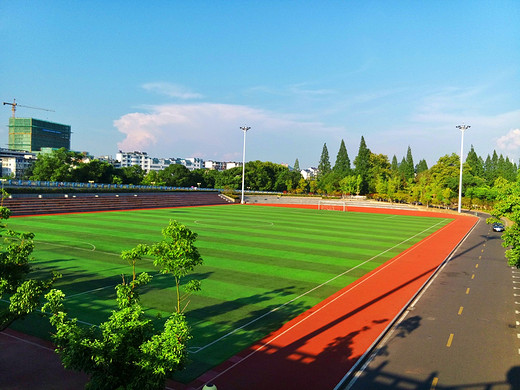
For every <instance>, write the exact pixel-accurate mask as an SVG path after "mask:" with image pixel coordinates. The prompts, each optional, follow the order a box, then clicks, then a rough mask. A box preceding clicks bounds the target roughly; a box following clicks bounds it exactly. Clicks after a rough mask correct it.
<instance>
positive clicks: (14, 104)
mask: <svg viewBox="0 0 520 390" xmlns="http://www.w3.org/2000/svg"><path fill="white" fill-rule="evenodd" d="M6 104H7V105H10V106H11V111H12V112H13V118H14V117H15V113H16V107H17V106H20V107H25V108H32V109H33V110H43V111H50V112H55V111H54V110H48V109H46V108H40V107H31V106H23V105H21V104H18V103H16V99H13V102H12V103H9V102H4V106H5V105H6Z"/></svg>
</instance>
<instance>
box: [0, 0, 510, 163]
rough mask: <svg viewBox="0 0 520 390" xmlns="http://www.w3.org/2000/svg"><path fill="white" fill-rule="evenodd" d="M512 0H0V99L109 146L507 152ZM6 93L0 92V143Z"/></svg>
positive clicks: (196, 152)
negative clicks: (246, 129)
mask: <svg viewBox="0 0 520 390" xmlns="http://www.w3.org/2000/svg"><path fill="white" fill-rule="evenodd" d="M519 80H520V2H518V1H517V0H511V1H501V0H496V1H479V0H472V1H463V0H461V1H443V0H438V1H404V0H403V1H392V0H387V1H383V0H381V1H370V0H368V1H362V2H360V1H327V0H322V1H270V0H263V1H247V0H241V1H233V0H228V1H215V0H213V1H197V0H193V1H140V2H137V1H96V0H91V1H73V0H68V1H53V0H46V1H36V0H34V1H23V0H21V1H3V2H1V3H0V92H1V93H0V99H1V100H2V101H7V102H10V101H12V99H13V98H16V100H17V102H18V103H19V104H20V105H27V106H34V107H41V108H47V109H52V110H54V111H55V112H49V111H42V110H33V109H27V108H22V107H19V108H18V111H17V116H19V117H35V118H39V119H46V120H50V121H53V122H58V123H65V124H69V125H71V126H72V131H73V135H72V148H73V149H74V150H79V151H89V152H90V153H92V154H94V155H112V156H115V154H116V153H117V151H118V150H119V149H122V150H124V151H131V150H140V151H146V152H148V153H149V154H150V155H152V156H156V157H202V158H204V159H206V160H210V159H213V160H234V161H241V159H242V142H243V133H242V131H240V126H244V125H247V126H250V127H251V130H250V131H249V132H248V133H247V156H246V159H247V160H262V161H273V162H276V163H288V164H290V165H292V164H293V163H294V161H295V159H296V158H298V159H299V162H300V166H301V167H308V166H317V164H318V161H319V158H320V155H321V151H322V147H323V144H324V143H326V144H327V147H328V151H329V154H330V159H331V163H332V164H334V162H335V159H336V154H337V151H338V148H339V144H340V142H341V139H344V140H345V143H346V146H347V150H348V153H349V156H350V158H351V160H353V159H354V157H355V156H356V154H357V151H358V147H359V142H360V138H361V136H364V137H365V140H366V143H367V145H368V147H369V148H370V149H371V150H372V151H373V152H375V153H383V154H386V155H388V156H389V158H390V159H391V158H392V156H393V155H396V156H397V157H398V159H399V160H400V159H401V158H402V157H403V156H404V155H405V154H406V150H407V148H408V146H410V147H411V148H412V152H413V157H414V160H415V161H416V162H418V161H419V159H422V158H425V159H426V160H427V162H428V164H429V165H430V166H431V165H432V164H433V163H435V162H436V161H437V159H438V158H439V157H440V156H443V155H445V154H449V153H459V151H460V131H458V130H457V129H456V128H455V126H457V125H460V124H462V123H466V124H468V125H471V128H470V129H469V130H468V131H467V132H466V133H465V136H464V144H465V151H464V154H465V155H466V153H467V151H468V150H469V145H470V144H473V145H474V147H475V150H476V151H477V153H478V154H479V155H481V156H483V157H484V158H485V157H486V155H487V154H489V153H492V151H493V149H496V150H497V152H498V153H503V154H504V155H507V156H509V157H511V158H512V159H514V161H515V162H518V159H519V158H520V82H519ZM10 115H11V111H10V106H2V110H1V111H0V123H1V124H5V125H3V126H1V128H0V140H4V141H3V143H2V144H3V147H6V146H7V123H8V118H9V116H10Z"/></svg>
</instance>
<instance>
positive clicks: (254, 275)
mask: <svg viewBox="0 0 520 390" xmlns="http://www.w3.org/2000/svg"><path fill="white" fill-rule="evenodd" d="M170 219H176V220H178V221H179V222H181V223H184V224H185V225H187V226H188V227H189V228H190V229H191V230H193V231H195V232H197V233H198V234H199V237H198V240H197V242H196V245H197V247H198V248H199V251H200V253H201V255H202V257H203V259H204V265H203V266H200V267H198V268H197V269H196V272H195V274H194V275H193V276H194V277H195V278H197V279H200V280H201V281H202V291H200V292H198V293H197V294H195V295H193V296H192V297H191V301H190V304H189V306H188V308H187V310H186V315H187V318H188V321H189V324H190V326H191V328H192V334H193V340H192V341H191V342H190V348H191V351H192V353H191V354H190V359H191V360H192V363H191V364H190V365H189V366H188V367H187V369H186V370H184V371H183V372H182V373H179V374H178V375H177V377H176V379H178V380H181V381H189V380H192V379H194V378H196V377H197V376H198V375H200V374H202V373H203V372H205V371H206V370H207V369H209V368H211V367H213V366H215V365H217V364H219V363H221V362H222V361H224V360H226V359H227V358H229V357H231V356H233V355H234V354H236V353H238V352H240V350H242V349H244V348H246V347H247V346H249V345H251V344H252V343H253V342H255V341H257V340H258V339H260V338H262V337H263V336H265V335H266V334H268V333H269V332H271V331H273V330H276V329H277V328H279V327H280V326H281V325H282V324H283V323H285V322H287V321H288V320H290V319H291V318H294V317H295V316H297V315H298V314H300V313H302V312H303V311H305V310H307V309H309V308H311V307H312V306H314V305H316V304H318V303H319V302H321V301H322V300H323V299H325V298H327V297H328V296H330V295H332V294H333V293H335V292H336V291H338V290H340V289H341V288H343V287H345V286H347V285H348V284H350V283H352V282H353V281H355V280H356V279H358V278H359V277H361V276H363V275H365V274H366V273H368V272H369V271H371V270H372V269H374V268H376V267H377V266H379V265H380V264H382V263H384V262H385V261H387V260H388V259H390V258H392V257H394V256H396V255H397V254H399V253H401V252H402V251H403V250H405V249H407V248H408V247H410V246H412V245H413V244H415V243H416V242H418V241H420V240H421V239H423V238H425V237H426V236H428V235H429V234H431V233H433V232H434V231H436V230H437V229H439V228H440V227H442V226H444V225H445V224H447V223H448V222H449V221H450V219H440V218H435V217H412V216H401V215H387V214H370V213H357V212H340V211H324V210H307V209H295V208H280V207H260V206H248V205H245V206H244V205H235V206H208V207H194V208H175V209H161V210H138V211H124V212H105V213H83V214H68V215H51V216H35V217H20V218H12V219H10V220H9V226H10V227H11V228H12V229H14V230H18V231H31V232H34V233H35V234H36V238H35V243H36V247H35V251H34V257H35V258H36V265H37V266H38V268H39V271H38V272H41V273H45V272H48V271H50V270H57V271H59V272H61V273H62V274H63V278H62V279H60V280H59V281H58V283H57V284H56V286H55V287H56V288H60V289H62V290H63V292H64V293H65V294H66V296H67V298H66V306H67V307H68V308H69V313H70V314H71V315H72V316H75V317H78V319H79V320H81V321H83V322H85V323H89V324H99V323H100V322H102V321H104V320H105V319H106V318H107V317H108V315H109V313H110V311H111V310H113V309H114V308H115V306H116V305H115V300H114V298H115V291H114V286H115V285H116V284H118V283H120V281H121V274H126V275H129V274H130V271H131V269H130V267H129V265H128V264H126V263H125V262H124V261H123V260H121V258H120V257H119V254H120V253H121V251H122V250H127V249H130V248H133V247H134V246H135V245H137V244H139V243H152V242H154V241H158V240H160V239H161V229H162V228H163V227H165V226H166V225H167V224H168V221H169V220H170ZM355 267H356V268H355ZM138 270H139V271H147V272H149V273H151V274H152V275H155V276H154V279H153V281H152V282H151V283H150V285H148V286H147V287H146V289H145V292H144V293H143V295H142V303H143V306H145V307H147V308H149V309H148V313H149V314H150V315H156V314H157V313H160V314H162V315H163V316H167V315H168V314H169V313H170V312H171V311H172V310H173V307H174V291H173V288H172V286H173V285H174V282H173V280H172V278H171V277H169V276H167V275H158V274H157V270H156V269H155V268H154V267H153V265H152V262H151V260H150V259H145V260H143V263H142V264H141V265H140V267H139V269H138ZM35 323H38V324H39V325H38V326H36V328H37V330H39V331H40V333H39V334H38V331H35V325H34V324H35ZM16 326H17V327H18V328H19V329H20V330H22V331H25V332H29V333H33V334H35V333H36V334H37V335H39V336H40V337H47V338H48V332H49V327H48V326H46V321H45V320H44V319H39V318H37V316H32V317H31V318H29V319H27V320H25V321H21V322H18V323H17V325H16Z"/></svg>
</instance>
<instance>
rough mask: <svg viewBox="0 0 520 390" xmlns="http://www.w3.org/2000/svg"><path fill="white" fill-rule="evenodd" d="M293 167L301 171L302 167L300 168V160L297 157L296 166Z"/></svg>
mask: <svg viewBox="0 0 520 390" xmlns="http://www.w3.org/2000/svg"><path fill="white" fill-rule="evenodd" d="M293 169H294V170H295V171H297V172H300V171H301V169H300V162H299V161H298V159H296V160H295V161H294V167H293Z"/></svg>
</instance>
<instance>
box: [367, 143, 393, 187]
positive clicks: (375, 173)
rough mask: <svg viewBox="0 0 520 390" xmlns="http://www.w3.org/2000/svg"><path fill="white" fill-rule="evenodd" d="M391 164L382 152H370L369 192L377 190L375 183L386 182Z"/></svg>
mask: <svg viewBox="0 0 520 390" xmlns="http://www.w3.org/2000/svg"><path fill="white" fill-rule="evenodd" d="M390 170H391V165H390V162H389V161H388V156H386V155H384V154H375V153H370V168H369V186H368V189H369V192H370V193H373V192H379V191H377V188H376V187H377V183H380V186H381V182H386V181H387V179H388V178H389V177H390V173H391V171H390Z"/></svg>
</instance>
